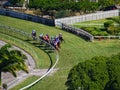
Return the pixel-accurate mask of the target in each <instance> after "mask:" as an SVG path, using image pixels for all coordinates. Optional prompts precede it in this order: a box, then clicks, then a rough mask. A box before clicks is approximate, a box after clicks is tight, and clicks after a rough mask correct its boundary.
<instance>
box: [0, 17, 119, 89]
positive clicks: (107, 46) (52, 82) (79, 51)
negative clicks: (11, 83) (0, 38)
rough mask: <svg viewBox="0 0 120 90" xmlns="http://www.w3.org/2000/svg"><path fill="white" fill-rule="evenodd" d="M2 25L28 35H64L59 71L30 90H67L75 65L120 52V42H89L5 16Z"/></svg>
mask: <svg viewBox="0 0 120 90" xmlns="http://www.w3.org/2000/svg"><path fill="white" fill-rule="evenodd" d="M0 23H2V24H6V25H9V26H12V27H15V28H18V29H22V30H23V31H26V32H28V33H31V30H32V29H35V30H36V31H37V34H38V35H39V33H44V34H46V33H47V34H49V35H57V34H59V33H62V34H63V37H64V39H65V43H63V44H62V46H61V49H60V52H59V55H60V60H59V62H58V65H57V67H56V68H58V69H59V70H58V71H57V72H56V73H54V74H53V75H52V76H48V77H46V78H44V79H43V80H42V81H41V82H39V83H37V84H36V85H35V86H33V87H32V88H30V89H29V90H66V89H67V87H66V86H65V82H66V80H67V75H68V73H69V70H70V69H71V68H72V67H73V66H74V65H76V64H78V63H79V62H84V61H86V60H87V59H90V58H92V57H94V56H100V55H103V56H110V55H112V54H116V53H118V52H120V40H102V41H94V42H87V41H85V40H83V39H81V38H80V37H78V36H75V35H73V34H71V33H68V32H64V31H62V30H60V29H58V28H56V27H50V26H45V25H42V24H38V23H33V22H29V21H24V20H20V19H15V18H10V17H5V16H0ZM38 49H39V48H38ZM46 61H47V60H46ZM48 62H49V61H48ZM32 78H34V76H33V77H31V79H32ZM31 81H34V79H32V80H30V79H27V80H26V81H25V82H22V83H21V84H20V85H19V86H17V87H15V88H13V89H12V90H18V89H19V88H20V87H23V86H25V85H26V82H27V83H29V82H31Z"/></svg>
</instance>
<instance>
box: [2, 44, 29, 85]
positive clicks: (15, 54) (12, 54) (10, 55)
mask: <svg viewBox="0 0 120 90" xmlns="http://www.w3.org/2000/svg"><path fill="white" fill-rule="evenodd" d="M10 48H11V45H10V44H6V45H4V46H3V47H1V48H0V83H1V72H10V73H12V75H13V76H14V77H17V74H16V71H19V70H23V71H25V72H26V73H28V68H27V66H26V65H25V60H24V59H26V56H25V55H24V54H22V53H21V51H19V50H10Z"/></svg>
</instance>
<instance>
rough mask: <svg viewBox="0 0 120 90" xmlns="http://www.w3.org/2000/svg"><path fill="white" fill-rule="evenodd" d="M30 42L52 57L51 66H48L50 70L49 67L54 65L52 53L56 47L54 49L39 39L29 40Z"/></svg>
mask: <svg viewBox="0 0 120 90" xmlns="http://www.w3.org/2000/svg"><path fill="white" fill-rule="evenodd" d="M28 42H29V43H30V44H32V45H34V46H35V47H37V48H39V49H41V50H42V51H44V52H45V53H46V54H47V55H48V57H49V58H50V66H49V68H48V71H49V69H50V68H51V67H52V66H53V60H52V57H51V55H50V53H54V49H52V48H51V47H50V46H49V45H47V44H45V43H41V42H37V41H28Z"/></svg>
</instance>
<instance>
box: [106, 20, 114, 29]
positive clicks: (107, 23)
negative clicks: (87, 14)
mask: <svg viewBox="0 0 120 90" xmlns="http://www.w3.org/2000/svg"><path fill="white" fill-rule="evenodd" d="M111 25H113V22H112V21H108V22H105V23H104V27H105V29H107V28H108V27H109V26H111Z"/></svg>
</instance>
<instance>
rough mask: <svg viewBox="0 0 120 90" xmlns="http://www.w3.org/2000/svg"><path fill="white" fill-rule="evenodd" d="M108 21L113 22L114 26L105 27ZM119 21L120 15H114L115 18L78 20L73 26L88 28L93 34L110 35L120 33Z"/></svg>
mask: <svg viewBox="0 0 120 90" xmlns="http://www.w3.org/2000/svg"><path fill="white" fill-rule="evenodd" d="M108 22H109V23H110V22H112V24H114V26H112V28H109V29H108V30H107V29H105V27H104V23H108ZM118 22H119V17H113V18H106V19H100V20H93V21H86V22H78V23H74V24H73V26H74V27H77V28H82V29H83V30H86V31H87V32H89V33H91V34H92V35H93V36H108V35H119V34H120V30H119V27H118V26H119V23H118ZM113 30H114V32H113Z"/></svg>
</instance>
